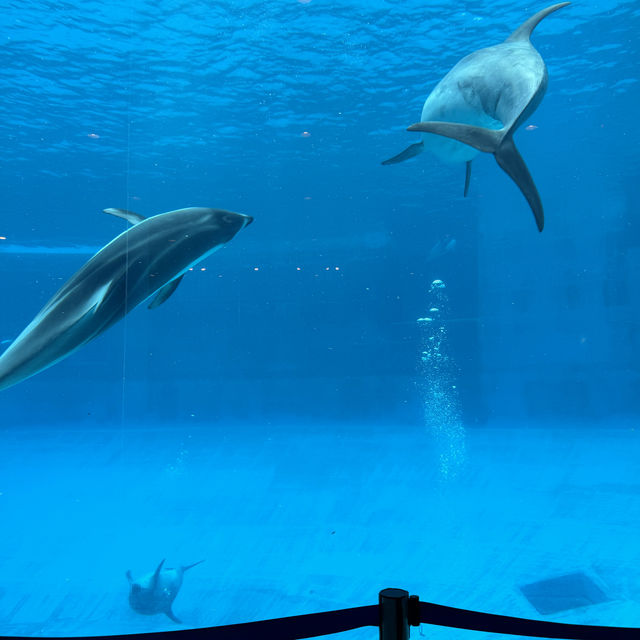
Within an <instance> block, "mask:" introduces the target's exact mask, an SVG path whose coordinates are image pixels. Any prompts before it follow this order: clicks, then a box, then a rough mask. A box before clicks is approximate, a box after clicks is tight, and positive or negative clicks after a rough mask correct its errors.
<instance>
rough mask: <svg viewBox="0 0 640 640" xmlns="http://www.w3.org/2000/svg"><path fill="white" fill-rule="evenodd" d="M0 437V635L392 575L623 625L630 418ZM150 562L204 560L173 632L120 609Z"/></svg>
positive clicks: (123, 623) (260, 606) (348, 601)
mask: <svg viewBox="0 0 640 640" xmlns="http://www.w3.org/2000/svg"><path fill="white" fill-rule="evenodd" d="M0 445H1V446H0V522H1V523H2V524H1V530H0V531H1V532H0V635H34V636H36V635H60V636H63V635H90V634H94V635H95V634H117V633H134V632H143V631H161V630H174V629H179V628H188V627H203V626H212V625H222V624H231V623H237V622H246V621H252V620H260V619H265V618H273V617H280V616H288V615H298V614H303V613H313V612H317V611H325V610H331V609H336V608H344V607H353V606H359V605H367V604H374V603H376V602H377V593H378V591H379V590H380V589H382V588H385V587H392V586H393V587H400V588H404V589H407V590H409V591H410V592H411V593H413V594H417V595H419V596H420V597H421V599H422V600H426V601H431V602H435V603H439V604H446V605H450V606H456V607H466V608H472V609H476V610H480V611H487V612H492V613H499V614H505V615H513V616H523V617H529V618H536V619H545V620H557V621H562V622H579V623H586V624H605V625H606V624H610V625H621V626H640V578H639V577H638V567H640V542H639V539H638V530H639V528H640V467H639V464H638V461H639V460H640V428H639V429H635V428H634V427H632V426H629V425H625V426H618V427H611V428H607V429H604V428H596V427H587V426H581V425H574V426H571V427H569V426H566V425H565V426H559V425H556V426H555V427H553V426H547V427H540V426H536V427H535V428H532V427H530V426H520V427H518V426H501V427H494V428H477V427H474V428H467V429H465V428H462V427H459V428H457V429H456V430H447V429H444V430H439V431H438V432H432V431H428V430H426V429H424V428H421V427H417V426H416V427H415V428H407V427H406V426H403V427H398V426H395V425H391V424H390V425H388V426H387V427H380V426H376V427H367V426H366V425H356V426H354V425H335V424H333V425H305V424H302V423H301V424H300V425H291V424H288V425H274V424H269V425H267V426H257V425H256V426H234V427H231V426H225V425H211V426H209V427H203V426H202V425H200V426H197V427H194V426H193V425H181V426H179V427H176V426H158V425H152V426H149V427H148V428H145V426H141V425H128V426H126V427H123V426H114V427H113V428H105V429H100V430H97V429H95V428H91V427H89V426H87V427H86V428H74V429H71V428H69V429H60V428H53V427H51V428H46V429H45V428H43V429H32V430H29V431H17V430H11V429H4V430H2V431H0ZM163 558H166V565H167V566H176V565H178V564H183V565H187V564H191V563H193V562H196V561H198V560H203V559H204V560H205V562H204V563H202V564H201V565H198V566H197V567H194V568H193V569H191V570H190V571H188V572H187V573H186V574H185V580H184V585H183V587H182V590H181V592H180V593H179V595H178V597H177V599H176V601H175V603H174V612H175V614H176V615H177V616H178V617H179V618H181V620H182V621H183V624H182V625H178V624H176V623H174V622H172V621H171V620H169V619H168V618H167V617H165V616H164V615H157V616H141V615H138V614H136V613H134V612H133V611H132V610H131V609H130V608H129V606H128V601H127V598H128V584H127V580H126V578H125V572H126V571H127V570H128V569H130V570H131V571H132V573H133V575H134V577H137V576H140V575H143V574H145V573H149V572H151V571H153V569H154V568H155V567H156V566H157V565H158V563H159V562H160V561H161V560H162V559H163ZM567 576H568V578H567ZM532 585H533V586H532ZM576 590H577V591H576ZM536 593H537V594H538V598H539V599H538V600H536V596H535V594H536ZM531 594H534V595H533V599H532V597H531ZM585 594H586V595H585ZM589 594H591V595H589ZM594 594H595V595H594ZM597 594H602V595H603V597H602V598H600V597H599V596H598V597H596V596H597ZM581 598H582V599H581ZM585 598H586V599H585ZM540 603H542V604H540ZM545 603H546V604H545ZM540 607H542V609H541V608H540ZM544 607H548V608H547V609H545V608H544ZM414 633H418V632H414ZM425 633H428V636H429V637H430V638H440V637H442V638H462V637H465V638H466V637H469V638H471V637H473V638H487V637H498V636H490V634H481V633H470V632H462V631H454V630H448V629H438V628H429V630H428V631H426V630H425ZM342 637H343V638H349V639H351V638H376V637H377V631H376V630H374V629H371V628H370V629H363V630H358V631H353V632H349V633H347V634H344V635H343V636H342Z"/></svg>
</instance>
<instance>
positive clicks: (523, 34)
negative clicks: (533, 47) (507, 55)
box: [505, 2, 571, 42]
mask: <svg viewBox="0 0 640 640" xmlns="http://www.w3.org/2000/svg"><path fill="white" fill-rule="evenodd" d="M568 4H571V3H570V2H559V3H558V4H554V5H551V6H550V7H547V8H546V9H542V11H538V13H536V14H535V15H533V16H531V17H530V18H529V19H528V20H525V21H524V22H523V23H522V24H521V25H520V26H519V27H518V28H517V29H516V30H515V31H514V32H513V33H512V34H511V35H510V36H509V37H508V38H507V39H506V40H505V42H518V41H523V40H524V41H526V42H528V41H529V38H530V37H531V34H532V33H533V30H534V29H535V28H536V27H537V26H538V24H540V22H541V21H542V20H544V18H546V17H547V16H548V15H549V14H550V13H553V12H554V11H557V10H558V9H562V7H566V6H567V5H568Z"/></svg>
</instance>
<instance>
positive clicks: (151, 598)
mask: <svg viewBox="0 0 640 640" xmlns="http://www.w3.org/2000/svg"><path fill="white" fill-rule="evenodd" d="M201 562H204V560H199V561H198V562H194V563H193V564H190V565H187V566H186V567H179V568H178V569H163V568H162V567H163V565H164V560H163V561H162V562H161V563H160V564H159V565H158V568H157V569H156V570H155V571H154V572H153V573H150V574H147V575H146V576H143V577H142V578H140V579H139V580H134V579H133V577H132V575H131V571H127V574H126V575H127V580H128V581H129V585H130V587H131V588H130V591H129V605H130V606H131V608H132V609H133V610H134V611H135V612H137V613H141V614H143V615H145V616H152V615H155V614H156V613H164V614H166V615H167V616H168V617H169V618H171V620H173V621H174V622H178V623H180V622H181V620H179V619H178V618H176V616H175V614H174V613H173V611H172V610H171V605H172V604H173V601H174V600H175V599H176V596H177V595H178V591H180V587H181V586H182V580H183V577H184V572H185V571H186V570H187V569H191V567H195V566H196V565H197V564H200V563H201Z"/></svg>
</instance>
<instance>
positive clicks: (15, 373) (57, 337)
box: [0, 207, 253, 390]
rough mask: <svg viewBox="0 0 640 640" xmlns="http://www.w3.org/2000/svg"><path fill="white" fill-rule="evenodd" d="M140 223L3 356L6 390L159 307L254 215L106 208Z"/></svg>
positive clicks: (1, 385) (79, 275) (1, 377)
mask: <svg viewBox="0 0 640 640" xmlns="http://www.w3.org/2000/svg"><path fill="white" fill-rule="evenodd" d="M104 211H105V213H110V214H113V215H117V216H119V217H122V218H124V219H125V220H128V221H129V222H130V223H131V224H133V225H134V226H133V227H131V228H129V229H127V230H126V231H124V232H122V233H121V234H120V235H119V236H117V237H116V238H114V239H113V240H112V241H111V242H110V243H109V244H107V245H106V246H105V247H103V248H102V249H101V250H100V251H98V253H96V254H95V255H94V256H93V257H92V258H91V259H90V260H89V261H88V262H87V263H86V264H85V265H84V266H83V267H81V268H80V269H79V270H78V271H77V272H76V273H75V274H74V275H73V276H71V278H69V280H68V281H67V282H66V283H65V284H64V285H62V287H61V288H60V290H59V291H58V292H57V293H56V294H55V295H54V296H53V298H51V300H49V302H47V304H46V305H45V306H44V308H43V309H42V310H41V311H40V313H38V315H37V316H36V317H35V318H34V319H33V320H32V321H31V323H30V324H29V325H28V326H27V328H26V329H24V331H23V332H22V333H21V334H20V335H19V336H18V337H17V338H16V339H15V340H14V341H13V342H12V343H11V345H10V346H9V347H8V349H7V350H6V351H5V352H4V353H3V354H2V355H1V356H0V390H1V389H6V388H7V387H10V386H12V385H14V384H16V383H18V382H20V381H22V380H24V379H25V378H29V377H30V376H32V375H34V374H36V373H38V372H40V371H42V370H43V369H46V368H47V367H50V366H51V365H53V364H55V363H56V362H58V361H59V360H62V358H66V357H67V356H68V355H70V354H71V353H73V352H74V351H75V350H76V349H78V348H80V347H81V346H82V345H84V344H86V343H87V342H89V340H93V338H95V337H96V336H98V335H100V334H101V333H102V332H103V331H105V330H106V329H108V328H109V327H110V326H111V325H113V324H115V323H116V322H117V321H118V320H120V319H121V318H123V317H124V316H125V315H126V314H127V313H129V311H131V310H132V309H133V308H134V307H135V306H136V305H138V304H140V303H141V302H142V301H144V300H146V299H147V298H148V297H150V296H152V295H154V294H155V298H154V299H153V300H152V301H151V303H150V304H149V308H150V309H153V308H155V307H157V306H159V305H160V304H162V303H163V302H164V301H165V300H167V298H169V296H170V295H171V294H172V293H173V292H174V291H175V289H176V287H177V286H178V285H179V284H180V280H181V279H182V276H183V275H184V273H185V272H186V271H188V270H189V268H190V267H192V266H193V265H194V264H196V263H198V262H200V261H201V260H203V259H204V258H206V257H207V256H208V255H210V254H211V253H213V252H214V251H215V250H216V249H219V248H220V247H221V246H222V245H224V244H225V243H226V242H229V240H231V238H233V236H235V234H236V233H237V232H238V231H240V229H242V228H243V227H245V226H247V225H248V224H249V223H251V221H252V220H253V218H251V217H250V216H246V215H243V214H241V213H233V212H231V211H225V210H223V209H206V208H203V207H191V208H188V209H178V210H176V211H169V212H167V213H160V214H158V215H155V216H152V217H150V218H146V219H145V218H144V217H143V216H141V215H139V214H137V213H133V212H131V211H126V210H125V209H105V210H104Z"/></svg>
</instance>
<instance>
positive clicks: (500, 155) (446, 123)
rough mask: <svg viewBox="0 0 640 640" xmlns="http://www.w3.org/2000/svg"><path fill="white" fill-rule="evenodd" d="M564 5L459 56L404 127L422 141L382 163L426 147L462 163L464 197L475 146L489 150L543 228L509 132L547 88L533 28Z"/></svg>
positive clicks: (537, 203) (530, 182)
mask: <svg viewBox="0 0 640 640" xmlns="http://www.w3.org/2000/svg"><path fill="white" fill-rule="evenodd" d="M568 4H571V3H570V2H560V3H558V4H554V5H552V6H550V7H547V8H546V9H543V10H542V11H539V12H538V13H536V14H535V15H533V16H531V18H529V19H528V20H526V21H525V22H523V23H522V24H521V25H520V26H519V27H518V28H517V29H516V30H515V31H514V32H513V33H512V34H511V35H510V36H509V37H508V38H507V39H506V40H505V41H504V42H502V43H501V44H498V45H495V46H493V47H488V48H486V49H479V50H478V51H474V52H473V53H471V54H469V55H468V56H466V57H465V58H463V59H462V60H460V62H458V63H457V64H456V65H455V66H454V67H453V69H451V71H449V73H447V75H446V76H445V77H444V78H442V80H440V82H439V83H438V84H437V85H436V87H435V89H434V90H433V91H432V92H431V93H430V94H429V96H428V97H427V99H426V101H425V103H424V106H423V108H422V116H421V120H422V121H421V122H418V123H417V124H413V125H411V126H410V127H409V128H408V131H421V132H423V134H424V135H423V136H422V141H421V142H416V143H415V144H412V145H410V146H409V147H408V148H407V149H405V150H404V151H403V152H402V153H399V154H398V155H397V156H394V157H393V158H390V159H389V160H385V161H384V162H383V163H382V164H394V163H396V162H402V161H403V160H408V159H409V158H413V157H414V156H417V155H418V154H419V153H421V152H422V151H423V150H424V149H429V150H430V151H432V152H433V153H434V154H435V155H436V156H438V157H439V158H440V159H441V160H445V161H449V162H466V167H467V170H466V178H465V185H464V195H465V196H466V195H467V192H468V190H469V180H470V177H471V161H472V160H473V158H474V157H475V156H476V155H477V154H478V152H479V151H485V152H487V153H493V155H494V156H495V158H496V160H497V162H498V164H499V165H500V167H502V169H503V170H504V171H505V172H506V173H507V174H508V175H509V176H510V177H511V179H512V180H513V181H514V182H515V183H516V184H517V185H518V187H519V188H520V191H522V193H523V195H524V197H525V198H526V199H527V202H528V203H529V206H530V207H531V210H532V211H533V215H534V216H535V219H536V224H537V225H538V230H539V231H542V229H543V227H544V212H543V208H542V201H541V200H540V195H539V194H538V190H537V189H536V185H535V184H534V182H533V179H532V178H531V175H530V173H529V170H528V169H527V165H526V164H525V163H524V160H523V159H522V156H520V153H519V152H518V150H517V149H516V146H515V144H514V142H513V134H514V132H515V131H516V129H517V128H518V127H519V126H520V125H521V124H522V123H523V122H524V121H525V120H526V119H527V118H528V117H529V116H530V115H531V114H532V113H533V112H534V111H535V110H536V109H537V107H538V105H539V104H540V102H541V101H542V98H543V96H544V94H545V91H546V90H547V83H548V74H547V67H546V65H545V63H544V60H543V59H542V57H541V56H540V54H539V53H538V52H537V51H536V50H535V49H534V47H533V45H532V44H531V41H530V37H531V33H532V32H533V30H534V29H535V28H536V26H537V25H538V23H539V22H540V21H541V20H542V19H543V18H545V17H546V16H548V15H549V14H550V13H553V12H554V11H557V10H558V9H561V8H562V7H566V6H567V5H568ZM430 134H437V135H430Z"/></svg>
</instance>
